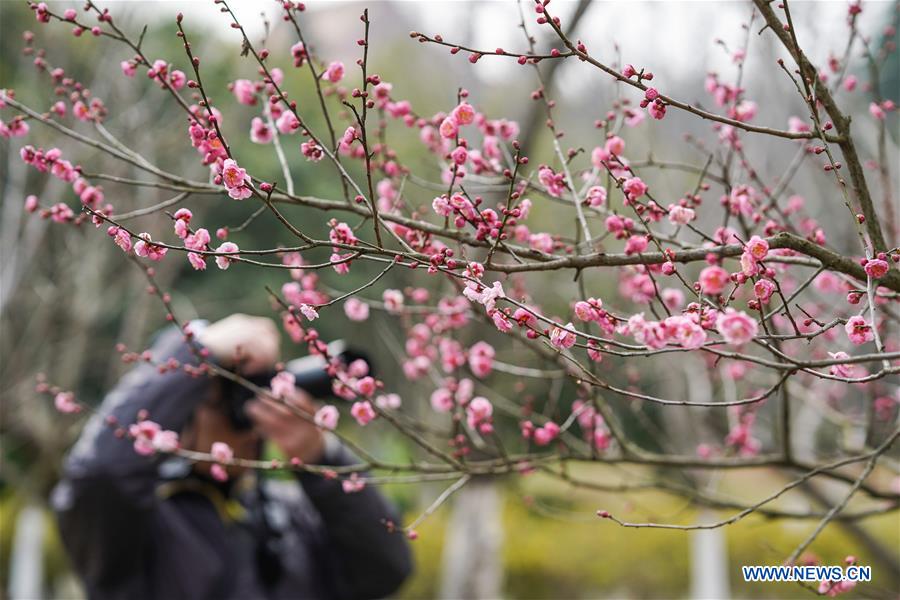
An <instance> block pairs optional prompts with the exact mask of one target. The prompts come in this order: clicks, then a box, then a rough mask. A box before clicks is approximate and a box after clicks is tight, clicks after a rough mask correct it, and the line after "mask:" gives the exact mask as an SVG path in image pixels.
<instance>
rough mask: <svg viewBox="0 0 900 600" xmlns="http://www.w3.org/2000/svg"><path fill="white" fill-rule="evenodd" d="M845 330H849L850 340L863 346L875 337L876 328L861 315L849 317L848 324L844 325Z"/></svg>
mask: <svg viewBox="0 0 900 600" xmlns="http://www.w3.org/2000/svg"><path fill="white" fill-rule="evenodd" d="M844 331H846V332H847V337H848V338H849V339H850V341H851V342H853V343H854V344H856V345H857V346H861V345H863V344H865V343H866V342H871V341H872V340H874V339H875V331H874V329H872V326H871V325H869V323H868V321H866V320H865V319H864V318H863V317H861V316H859V315H856V316H854V317H850V318H849V319H847V324H846V325H844Z"/></svg>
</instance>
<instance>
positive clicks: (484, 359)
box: [469, 341, 496, 379]
mask: <svg viewBox="0 0 900 600" xmlns="http://www.w3.org/2000/svg"><path fill="white" fill-rule="evenodd" d="M495 354H496V352H495V351H494V347H493V346H491V345H490V344H488V343H487V342H485V341H481V342H475V344H473V345H472V347H471V348H469V368H470V369H471V370H472V373H473V374H474V375H475V376H476V377H478V378H480V379H484V378H485V377H487V376H488V375H490V374H491V371H493V369H494V355H495Z"/></svg>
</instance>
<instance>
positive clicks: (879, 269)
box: [864, 258, 891, 279]
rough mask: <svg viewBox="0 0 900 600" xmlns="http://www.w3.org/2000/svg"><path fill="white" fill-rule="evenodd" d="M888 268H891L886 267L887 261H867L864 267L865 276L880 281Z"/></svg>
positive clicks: (877, 259) (876, 259)
mask: <svg viewBox="0 0 900 600" xmlns="http://www.w3.org/2000/svg"><path fill="white" fill-rule="evenodd" d="M890 268H891V267H890V265H888V263H887V261H886V260H882V259H880V258H875V259H871V260H867V261H866V266H865V267H864V269H865V271H866V275H868V276H869V277H871V278H872V279H881V278H882V277H884V276H885V275H887V272H888V270H889V269H890Z"/></svg>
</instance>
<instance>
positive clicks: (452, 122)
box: [438, 116, 459, 139]
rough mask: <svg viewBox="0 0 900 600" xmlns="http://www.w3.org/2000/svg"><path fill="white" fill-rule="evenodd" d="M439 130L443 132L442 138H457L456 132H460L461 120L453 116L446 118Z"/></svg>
mask: <svg viewBox="0 0 900 600" xmlns="http://www.w3.org/2000/svg"><path fill="white" fill-rule="evenodd" d="M438 132H439V133H440V134H441V137H442V138H445V139H450V138H455V137H456V134H457V133H459V121H457V120H456V119H455V118H454V117H452V116H450V117H447V118H445V119H444V120H443V121H441V126H440V127H439V128H438Z"/></svg>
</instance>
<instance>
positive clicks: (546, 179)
mask: <svg viewBox="0 0 900 600" xmlns="http://www.w3.org/2000/svg"><path fill="white" fill-rule="evenodd" d="M538 181H539V182H540V183H541V185H542V186H544V188H545V189H546V190H547V193H548V194H550V195H551V196H553V197H554V198H559V197H560V196H562V194H563V192H564V191H565V190H566V177H565V175H564V174H563V173H554V172H553V169H551V168H550V167H541V168H540V169H538Z"/></svg>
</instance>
